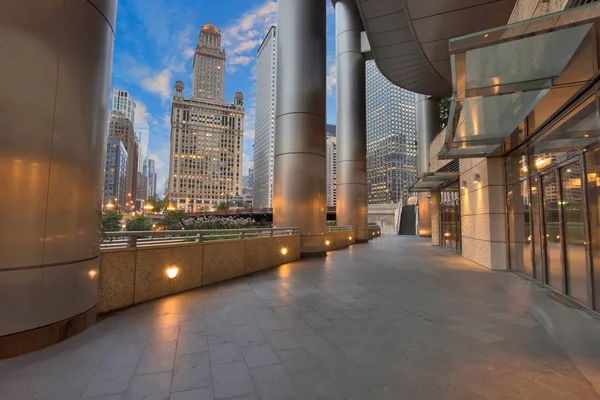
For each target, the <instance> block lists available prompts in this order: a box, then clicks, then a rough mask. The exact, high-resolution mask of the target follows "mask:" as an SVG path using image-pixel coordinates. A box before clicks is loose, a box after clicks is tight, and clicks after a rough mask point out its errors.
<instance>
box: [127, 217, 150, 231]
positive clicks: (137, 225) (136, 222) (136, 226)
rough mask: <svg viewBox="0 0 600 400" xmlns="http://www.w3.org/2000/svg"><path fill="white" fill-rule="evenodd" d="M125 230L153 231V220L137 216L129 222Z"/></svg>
mask: <svg viewBox="0 0 600 400" xmlns="http://www.w3.org/2000/svg"><path fill="white" fill-rule="evenodd" d="M125 229H126V230H128V231H151V230H152V219H151V218H150V217H146V216H145V215H137V216H135V217H133V218H131V219H130V220H129V221H127V224H125Z"/></svg>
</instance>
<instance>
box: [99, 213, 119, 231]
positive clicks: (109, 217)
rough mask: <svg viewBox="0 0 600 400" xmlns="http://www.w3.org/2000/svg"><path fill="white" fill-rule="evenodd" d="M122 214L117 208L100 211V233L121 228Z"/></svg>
mask: <svg viewBox="0 0 600 400" xmlns="http://www.w3.org/2000/svg"><path fill="white" fill-rule="evenodd" d="M122 218H123V214H121V212H120V211H119V210H105V211H104V213H102V234H104V233H105V232H118V231H120V230H121V219H122Z"/></svg>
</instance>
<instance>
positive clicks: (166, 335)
mask: <svg viewBox="0 0 600 400" xmlns="http://www.w3.org/2000/svg"><path fill="white" fill-rule="evenodd" d="M177 336H179V327H178V326H175V327H170V328H161V329H154V330H152V333H151V334H150V337H149V338H148V343H166V342H174V341H176V340H177Z"/></svg>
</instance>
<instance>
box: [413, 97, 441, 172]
mask: <svg viewBox="0 0 600 400" xmlns="http://www.w3.org/2000/svg"><path fill="white" fill-rule="evenodd" d="M416 113H417V160H418V165H417V173H418V175H421V174H424V173H425V172H429V158H430V157H429V145H430V144H431V142H432V141H433V139H435V137H436V136H437V134H438V133H440V112H439V108H438V103H437V100H435V99H433V98H432V97H430V96H426V95H424V94H417V104H416Z"/></svg>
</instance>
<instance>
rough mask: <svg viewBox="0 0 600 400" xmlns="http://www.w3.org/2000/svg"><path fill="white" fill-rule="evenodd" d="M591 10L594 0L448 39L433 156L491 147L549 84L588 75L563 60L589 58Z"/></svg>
mask: <svg viewBox="0 0 600 400" xmlns="http://www.w3.org/2000/svg"><path fill="white" fill-rule="evenodd" d="M582 8H583V9H587V12H582V10H581V9H582ZM598 16H600V4H598V3H592V4H590V5H589V6H586V7H579V8H578V9H567V10H565V11H562V12H559V13H555V14H549V15H546V16H543V17H540V18H535V19H531V20H527V21H523V22H519V23H516V24H511V25H506V26H503V27H499V28H495V29H491V30H488V31H484V32H478V33H474V34H471V35H467V36H462V37H458V38H455V39H451V40H450V42H449V45H450V53H451V66H452V74H453V90H454V96H453V99H452V104H451V107H450V117H449V120H448V129H447V130H446V141H445V145H444V146H443V148H442V151H441V152H440V158H446V159H447V158H466V157H484V156H486V155H488V154H490V153H491V152H493V151H494V150H496V149H497V148H498V146H500V145H501V144H502V143H503V142H504V140H505V139H506V138H507V137H509V136H510V135H511V134H513V133H514V132H515V131H516V130H519V129H521V131H522V127H523V125H522V122H523V121H524V120H525V119H526V118H527V116H528V115H529V114H530V113H532V111H533V110H534V109H535V107H536V105H538V103H540V101H541V100H542V99H543V98H544V97H545V96H546V94H547V93H548V92H549V91H550V90H552V89H553V88H556V87H560V86H561V85H573V84H574V83H578V82H585V81H587V80H589V79H591V74H589V73H588V72H587V71H585V72H582V71H583V70H582V69H580V70H577V69H576V68H571V67H570V62H571V61H572V59H573V60H575V59H577V60H575V61H577V62H579V63H581V62H586V61H589V63H590V65H591V64H592V63H593V61H592V60H593V56H594V54H593V53H594V52H593V49H592V46H591V43H592V42H593V40H592V36H593V34H592V27H593V26H594V22H595V20H596V19H597V18H598ZM590 17H591V18H590ZM584 42H585V43H586V44H585V45H582V43H584ZM588 53H589V54H588ZM585 57H589V60H587V59H586V58H585ZM575 61H574V62H573V63H575ZM573 71H575V72H573ZM578 72H579V73H578ZM520 125H521V126H520Z"/></svg>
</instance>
